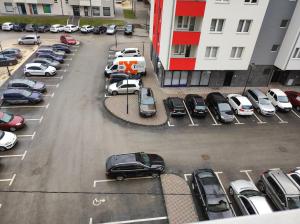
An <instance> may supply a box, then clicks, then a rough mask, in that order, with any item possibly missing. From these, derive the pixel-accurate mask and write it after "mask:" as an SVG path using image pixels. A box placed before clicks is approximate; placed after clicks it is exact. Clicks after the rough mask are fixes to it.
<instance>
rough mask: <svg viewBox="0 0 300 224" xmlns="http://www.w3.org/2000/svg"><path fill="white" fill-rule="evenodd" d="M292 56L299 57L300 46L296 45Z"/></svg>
mask: <svg viewBox="0 0 300 224" xmlns="http://www.w3.org/2000/svg"><path fill="white" fill-rule="evenodd" d="M293 58H300V48H299V47H297V48H296V49H295V51H294V54H293Z"/></svg>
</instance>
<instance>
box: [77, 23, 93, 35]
mask: <svg viewBox="0 0 300 224" xmlns="http://www.w3.org/2000/svg"><path fill="white" fill-rule="evenodd" d="M93 30H94V27H93V26H91V25H83V26H82V27H81V28H80V32H81V33H91V32H93Z"/></svg>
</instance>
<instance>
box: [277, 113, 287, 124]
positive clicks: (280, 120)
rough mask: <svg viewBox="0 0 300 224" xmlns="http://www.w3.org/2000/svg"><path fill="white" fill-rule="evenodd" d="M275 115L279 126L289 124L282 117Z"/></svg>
mask: <svg viewBox="0 0 300 224" xmlns="http://www.w3.org/2000/svg"><path fill="white" fill-rule="evenodd" d="M274 115H275V116H276V117H277V118H278V119H279V124H287V123H288V122H287V121H284V120H282V119H281V117H279V116H278V115H277V113H275V114H274Z"/></svg>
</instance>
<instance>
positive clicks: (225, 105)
mask: <svg viewBox="0 0 300 224" xmlns="http://www.w3.org/2000/svg"><path fill="white" fill-rule="evenodd" d="M218 107H219V110H220V112H226V111H230V110H231V108H230V106H229V104H228V103H219V104H218Z"/></svg>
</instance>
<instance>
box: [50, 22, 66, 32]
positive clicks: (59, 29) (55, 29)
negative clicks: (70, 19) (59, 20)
mask: <svg viewBox="0 0 300 224" xmlns="http://www.w3.org/2000/svg"><path fill="white" fill-rule="evenodd" d="M64 30H65V26H64V25H61V24H54V25H52V26H51V27H50V32H52V33H58V32H62V31H64Z"/></svg>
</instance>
